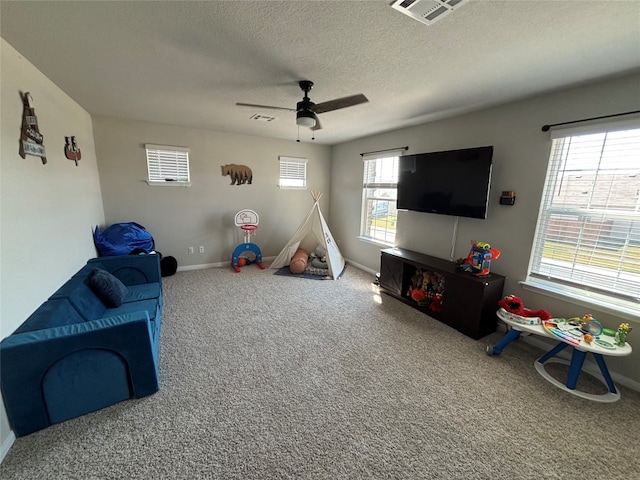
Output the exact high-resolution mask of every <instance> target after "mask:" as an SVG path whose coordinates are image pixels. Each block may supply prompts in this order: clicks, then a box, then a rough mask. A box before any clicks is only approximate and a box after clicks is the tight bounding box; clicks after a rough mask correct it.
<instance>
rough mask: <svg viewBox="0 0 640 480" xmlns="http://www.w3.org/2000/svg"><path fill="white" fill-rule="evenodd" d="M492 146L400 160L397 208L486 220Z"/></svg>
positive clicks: (403, 157)
mask: <svg viewBox="0 0 640 480" xmlns="http://www.w3.org/2000/svg"><path fill="white" fill-rule="evenodd" d="M492 159H493V147H492V146H489V147H475V148H466V149H462V150H449V151H445V152H432V153H420V154H416V155H403V156H401V157H400V165H399V167H400V169H399V175H398V209H400V210H413V211H416V212H428V213H439V214H442V215H455V216H459V217H471V218H487V203H488V201H489V186H490V183H491V162H492Z"/></svg>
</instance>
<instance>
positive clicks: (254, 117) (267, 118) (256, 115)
mask: <svg viewBox="0 0 640 480" xmlns="http://www.w3.org/2000/svg"><path fill="white" fill-rule="evenodd" d="M249 118H250V119H251V120H258V121H259V122H273V121H274V120H276V119H277V118H278V117H271V116H269V115H262V114H260V113H254V114H253V115H251V116H250V117H249Z"/></svg>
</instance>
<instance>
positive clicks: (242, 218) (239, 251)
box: [231, 210, 265, 273]
mask: <svg viewBox="0 0 640 480" xmlns="http://www.w3.org/2000/svg"><path fill="white" fill-rule="evenodd" d="M234 222H235V224H236V227H240V229H241V230H242V236H243V239H244V243H241V244H240V245H238V246H237V247H236V249H235V250H234V251H233V258H232V260H231V268H233V270H234V271H236V272H238V273H240V267H241V266H242V265H244V262H245V261H246V260H243V263H242V265H240V264H239V261H240V259H241V258H243V259H246V258H247V255H246V254H247V253H249V254H250V255H251V256H255V259H254V263H255V264H256V265H258V267H260V268H261V269H264V268H265V266H264V265H263V263H262V252H261V251H260V247H258V246H257V245H256V244H255V243H251V237H253V236H254V235H255V234H256V231H257V230H258V223H260V218H259V217H258V214H257V213H256V212H254V211H253V210H240V211H239V212H238V213H236V216H235V219H234ZM243 254H245V255H243Z"/></svg>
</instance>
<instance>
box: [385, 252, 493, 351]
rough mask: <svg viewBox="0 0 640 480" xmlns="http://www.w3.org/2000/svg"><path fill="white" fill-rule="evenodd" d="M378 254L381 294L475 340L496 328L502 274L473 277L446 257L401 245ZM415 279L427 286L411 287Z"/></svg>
mask: <svg viewBox="0 0 640 480" xmlns="http://www.w3.org/2000/svg"><path fill="white" fill-rule="evenodd" d="M380 254H381V255H380V256H381V258H380V287H381V290H382V291H383V292H384V293H387V294H389V295H391V296H393V297H395V298H397V299H399V300H401V301H402V302H404V303H406V304H407V305H410V306H412V307H414V308H416V309H418V310H420V311H422V312H424V313H426V314H427V315H429V316H431V317H433V318H435V319H436V320H439V321H441V322H443V323H445V324H447V325H449V326H450V327H453V328H455V329H456V330H458V331H460V332H462V333H464V334H465V335H467V336H469V337H471V338H474V339H476V340H477V339H479V338H482V337H484V336H485V335H488V334H490V333H492V332H495V331H496V328H497V325H498V319H497V317H496V311H497V310H498V308H499V307H498V301H499V300H500V299H501V298H502V289H503V288H504V281H505V277H503V276H502V275H497V274H494V273H490V274H489V275H487V276H485V277H477V276H475V275H473V274H472V273H469V272H465V271H463V270H460V269H459V268H458V267H457V266H456V264H455V263H453V262H450V261H448V260H443V259H441V258H437V257H431V256H429V255H424V254H422V253H418V252H413V251H411V250H405V249H403V248H387V249H385V250H382V251H381V252H380ZM416 282H418V284H420V282H424V284H426V285H428V288H415V286H416ZM416 290H417V291H416ZM425 291H427V293H426V294H425V293H424V292H425ZM412 294H413V297H414V298H420V300H419V301H418V300H415V299H414V298H412ZM421 297H423V298H421ZM419 302H420V303H419Z"/></svg>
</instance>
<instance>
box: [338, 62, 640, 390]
mask: <svg viewBox="0 0 640 480" xmlns="http://www.w3.org/2000/svg"><path fill="white" fill-rule="evenodd" d="M639 109H640V74H638V73H635V74H633V75H626V76H623V77H620V78H617V79H611V80H606V81H601V82H597V83H593V84H590V85H585V86H581V87H578V88H572V89H568V90H565V91H561V92H556V93H552V94H548V95H543V96H539V97H537V98H532V99H529V100H524V101H520V102H514V103H510V104H507V105H504V106H500V107H496V108H491V109H486V110H483V111H480V112H476V113H473V114H468V115H462V116H459V117H455V118H451V119H447V120H441V121H436V122H432V123H427V124H424V125H420V126H416V127H411V128H404V129H401V130H397V131H393V132H388V133H384V134H380V135H374V136H371V137H366V138H362V139H359V140H355V141H352V142H348V143H344V144H340V145H336V146H334V147H333V155H332V162H333V169H332V176H331V208H332V210H331V219H332V223H331V228H332V233H333V236H334V238H335V239H336V241H338V240H340V241H341V250H342V253H343V255H344V256H345V257H347V258H349V259H352V260H354V261H356V262H358V263H360V264H362V265H364V266H366V267H368V268H371V269H372V270H374V271H378V270H379V265H380V254H379V250H380V247H379V246H376V245H372V244H370V243H366V242H363V241H360V240H358V239H357V236H358V229H359V225H360V206H361V198H362V158H361V156H360V153H362V152H368V151H377V150H382V149H386V148H395V147H401V146H405V145H408V146H409V147H410V149H409V150H408V152H407V153H423V152H430V151H438V150H450V149H458V148H466V147H475V146H483V145H493V146H494V161H493V173H492V182H491V193H490V200H489V210H488V218H487V219H486V220H478V219H470V218H460V220H459V225H458V233H457V241H456V243H455V250H454V255H453V258H454V259H456V258H460V257H465V256H466V254H467V253H468V251H469V248H470V247H471V241H472V240H479V241H484V242H488V243H490V244H491V246H492V247H494V248H497V249H499V250H501V252H502V255H501V257H500V258H499V259H498V260H496V261H494V262H492V270H493V271H495V272H496V273H499V274H502V275H506V276H507V277H508V278H507V282H506V285H505V289H504V293H505V295H507V294H514V295H518V296H519V297H521V298H522V299H523V300H524V301H525V306H527V307H529V308H532V309H538V308H546V309H547V310H549V311H550V312H551V313H552V314H553V315H555V316H558V317H573V316H577V315H580V316H582V315H584V314H585V313H592V314H593V315H594V317H595V318H597V319H598V320H600V321H601V322H602V323H603V324H604V325H605V326H609V327H617V325H618V324H619V323H620V319H619V318H618V316H617V315H616V314H615V313H612V312H605V311H602V310H601V309H598V308H596V307H594V306H593V305H589V304H586V303H579V304H575V303H569V302H566V301H560V300H556V299H554V298H550V297H548V296H544V295H540V294H534V293H532V292H529V291H525V290H523V289H522V287H521V286H520V285H519V284H518V282H519V281H521V280H524V279H525V277H526V275H527V267H528V264H529V254H530V251H531V246H532V242H533V235H534V230H535V226H536V219H537V214H538V209H539V205H540V198H541V195H542V187H543V184H544V179H545V175H546V169H547V163H548V158H549V152H550V147H551V141H550V140H549V134H548V133H543V132H541V130H540V129H541V126H542V125H544V124H549V123H559V122H566V121H571V120H577V119H581V118H588V117H594V116H601V115H608V114H614V113H619V112H627V111H631V110H639ZM464 173H465V172H460V175H464ZM502 190H515V192H516V196H517V198H516V203H515V205H514V206H503V205H499V203H498V200H499V197H500V193H501V191H502ZM453 227H454V217H447V216H442V215H435V214H427V213H416V212H400V213H399V218H398V233H397V241H396V245H397V246H400V247H404V248H408V249H411V250H416V251H419V252H422V253H426V254H429V255H433V256H436V257H440V258H445V259H449V258H450V251H451V244H452V238H453ZM632 323H635V330H636V331H640V319H636V320H635V322H633V321H632ZM638 338H640V337H638ZM630 342H631V343H632V344H633V333H632V334H631V337H630ZM607 363H608V365H609V368H610V369H611V370H613V371H615V372H617V373H618V374H620V375H622V376H625V377H627V378H628V379H631V380H632V382H636V385H634V386H636V387H640V349H638V348H636V349H635V351H634V353H633V354H632V355H631V356H628V357H622V358H611V357H610V358H609V359H607Z"/></svg>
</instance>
